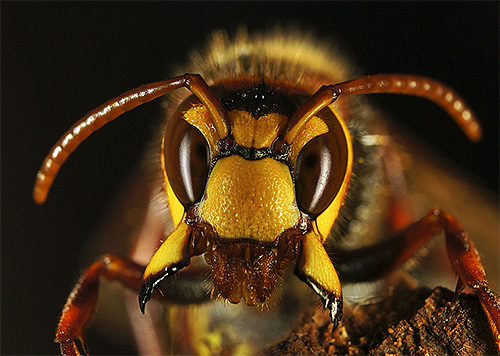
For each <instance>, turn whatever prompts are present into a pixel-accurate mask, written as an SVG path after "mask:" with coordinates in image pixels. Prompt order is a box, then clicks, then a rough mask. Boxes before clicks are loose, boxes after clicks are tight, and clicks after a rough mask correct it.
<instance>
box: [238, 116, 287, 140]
mask: <svg viewBox="0 0 500 356" xmlns="http://www.w3.org/2000/svg"><path fill="white" fill-rule="evenodd" d="M229 120H230V121H231V124H232V130H233V136H234V139H235V141H236V143H237V144H238V145H240V146H244V147H253V148H264V147H269V146H271V144H272V143H273V141H274V140H275V139H276V137H277V135H278V132H279V131H280V129H281V128H282V127H283V126H284V124H285V122H286V120H287V117H286V116H285V115H282V114H276V113H269V114H267V115H263V116H261V117H260V118H258V119H255V118H254V117H253V116H252V115H250V114H249V113H248V112H246V111H242V110H232V111H231V112H230V113H229Z"/></svg>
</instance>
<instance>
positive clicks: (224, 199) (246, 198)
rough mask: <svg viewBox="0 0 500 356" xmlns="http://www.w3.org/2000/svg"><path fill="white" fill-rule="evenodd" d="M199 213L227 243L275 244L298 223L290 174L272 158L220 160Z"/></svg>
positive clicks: (235, 157) (212, 174) (232, 157)
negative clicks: (253, 241) (265, 242)
mask: <svg viewBox="0 0 500 356" xmlns="http://www.w3.org/2000/svg"><path fill="white" fill-rule="evenodd" d="M198 209H199V213H200V215H201V217H202V218H203V219H204V220H206V221H207V222H208V223H209V224H211V225H212V226H213V227H214V229H215V230H216V231H217V233H218V234H219V236H221V237H223V238H229V239H230V238H248V239H255V240H260V241H274V240H275V239H276V238H277V237H278V235H279V234H281V233H282V232H283V231H284V230H286V229H288V228H290V227H293V226H295V225H296V224H297V222H298V219H299V210H298V208H297V206H296V203H295V194H294V187H293V182H292V177H291V175H290V171H289V169H288V167H287V166H286V165H285V164H283V163H280V162H278V161H276V160H274V159H272V158H264V159H261V160H257V161H249V160H246V159H244V158H242V157H240V156H230V157H226V158H223V159H220V160H219V161H218V162H217V164H216V165H215V167H214V169H213V170H212V173H211V175H210V178H209V180H208V184H207V190H206V197H205V200H203V201H202V202H201V203H200V205H199V208H198Z"/></svg>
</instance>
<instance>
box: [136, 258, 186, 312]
mask: <svg viewBox="0 0 500 356" xmlns="http://www.w3.org/2000/svg"><path fill="white" fill-rule="evenodd" d="M187 265H188V263H179V264H177V265H173V266H170V267H167V268H165V269H164V270H163V271H161V272H159V273H156V274H153V275H151V276H149V277H147V278H146V279H145V280H144V282H142V286H141V289H140V290H139V307H140V308H141V312H142V314H144V311H145V309H146V303H147V302H149V300H150V299H151V294H153V292H154V291H155V289H156V287H157V286H158V284H160V282H161V281H163V280H164V279H165V278H167V277H169V276H171V275H173V274H174V273H176V272H177V271H179V270H180V269H182V268H183V267H185V266H187ZM160 294H161V291H160ZM162 295H163V294H162Z"/></svg>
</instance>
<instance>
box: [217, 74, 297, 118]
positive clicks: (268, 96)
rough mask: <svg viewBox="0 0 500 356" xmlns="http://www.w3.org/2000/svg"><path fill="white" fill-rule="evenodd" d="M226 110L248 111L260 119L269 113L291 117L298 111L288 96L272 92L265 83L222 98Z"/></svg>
mask: <svg viewBox="0 0 500 356" xmlns="http://www.w3.org/2000/svg"><path fill="white" fill-rule="evenodd" d="M221 103H222V105H223V106H224V108H225V109H226V110H227V111H228V112H230V111H231V110H243V111H248V112H249V113H250V115H252V116H253V117H254V118H256V119H258V118H259V117H261V116H264V115H267V114H269V113H277V114H283V115H285V116H288V117H289V116H291V115H292V114H293V113H294V111H295V110H297V104H296V103H295V102H294V101H293V100H292V99H290V97H289V96H288V95H285V94H282V93H279V92H277V91H274V90H272V89H271V88H270V87H269V86H267V85H266V84H265V83H264V81H262V82H260V83H259V84H257V85H254V86H251V87H249V88H245V89H242V90H238V91H235V92H231V93H229V94H228V95H227V96H225V97H223V98H221Z"/></svg>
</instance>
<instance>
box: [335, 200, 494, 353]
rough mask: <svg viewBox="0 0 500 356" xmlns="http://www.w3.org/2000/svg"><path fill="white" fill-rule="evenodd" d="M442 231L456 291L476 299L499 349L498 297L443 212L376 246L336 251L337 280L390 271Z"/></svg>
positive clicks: (474, 255) (435, 212)
mask: <svg viewBox="0 0 500 356" xmlns="http://www.w3.org/2000/svg"><path fill="white" fill-rule="evenodd" d="M443 230H444V233H445V239H446V250H447V252H448V257H449V259H450V262H451V265H452V267H453V269H454V270H455V272H456V273H457V274H458V276H459V278H460V280H459V285H458V289H461V288H462V287H463V286H467V287H469V288H470V289H471V290H472V291H474V293H475V294H476V295H477V296H478V298H479V300H480V302H481V305H482V307H483V310H484V312H485V313H486V316H487V317H488V320H489V323H490V326H491V330H492V332H493V336H494V338H495V340H496V343H497V345H498V347H499V349H500V298H499V297H498V296H497V295H496V294H495V293H493V292H492V291H491V290H490V288H489V286H488V282H487V280H486V273H485V272H484V268H483V266H482V264H481V261H480V259H479V256H478V253H477V251H476V249H475V248H474V245H473V243H472V241H471V240H470V239H469V237H468V235H467V233H466V232H465V231H464V230H463V229H462V227H461V226H460V224H459V223H458V222H457V221H456V220H455V218H453V217H452V216H451V215H449V214H447V213H445V212H442V211H440V210H438V209H433V210H431V211H430V212H429V213H427V215H425V216H424V217H423V218H422V219H420V220H419V221H417V222H415V223H413V224H412V225H410V226H409V227H407V228H406V229H405V230H403V231H401V232H400V233H397V234H396V235H394V236H393V237H392V238H390V239H388V240H385V241H383V242H381V243H379V244H377V245H374V246H369V247H366V248H362V249H359V250H354V251H341V250H336V251H335V257H334V261H335V262H336V263H335V265H336V269H337V272H338V273H339V277H340V280H341V281H353V282H357V281H361V280H370V279H375V278H378V277H381V276H382V275H384V274H387V273H389V272H391V271H394V270H396V269H397V268H399V267H400V266H401V265H403V264H404V263H405V262H406V261H407V260H408V259H409V258H411V257H412V256H413V255H414V254H415V252H416V251H417V250H418V249H419V248H420V247H422V245H423V244H424V243H425V242H427V241H428V240H429V239H430V238H431V237H432V236H434V235H436V234H437V233H439V232H441V231H443ZM457 291H458V292H459V291H460V290H457Z"/></svg>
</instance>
